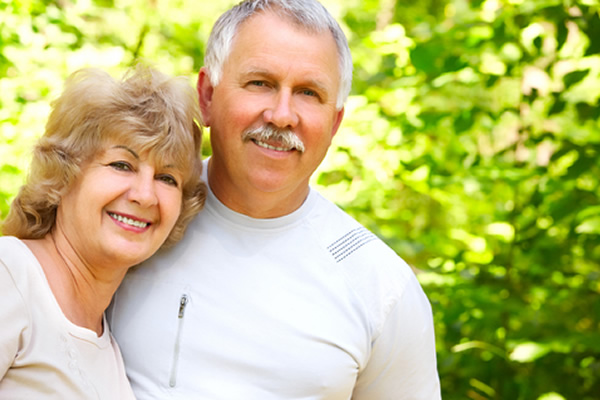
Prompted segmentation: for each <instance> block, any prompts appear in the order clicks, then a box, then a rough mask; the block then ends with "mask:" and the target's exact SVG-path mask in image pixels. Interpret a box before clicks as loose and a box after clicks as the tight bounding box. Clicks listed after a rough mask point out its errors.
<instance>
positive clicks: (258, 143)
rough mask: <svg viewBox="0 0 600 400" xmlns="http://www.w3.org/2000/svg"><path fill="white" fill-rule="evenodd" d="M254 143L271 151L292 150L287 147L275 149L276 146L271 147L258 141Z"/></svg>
mask: <svg viewBox="0 0 600 400" xmlns="http://www.w3.org/2000/svg"><path fill="white" fill-rule="evenodd" d="M254 143H256V144H257V145H259V146H260V147H264V148H265V149H271V150H277V151H289V150H291V149H289V148H286V147H275V146H271V145H270V144H268V143H265V142H259V141H258V140H254Z"/></svg>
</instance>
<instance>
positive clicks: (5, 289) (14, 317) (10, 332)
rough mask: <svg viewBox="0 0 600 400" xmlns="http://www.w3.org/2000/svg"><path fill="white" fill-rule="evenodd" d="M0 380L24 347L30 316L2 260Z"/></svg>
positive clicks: (0, 281) (0, 280)
mask: <svg viewBox="0 0 600 400" xmlns="http://www.w3.org/2000/svg"><path fill="white" fill-rule="evenodd" d="M0 296H2V307H0V327H2V328H1V329H0V380H1V379H2V378H3V377H4V375H6V372H7V371H8V370H9V368H10V367H11V366H12V365H13V363H14V361H15V358H16V357H17V355H18V354H19V351H20V350H21V347H22V346H23V343H24V341H23V335H24V332H25V330H26V327H27V325H28V322H27V321H28V319H29V316H28V315H29V314H28V312H27V308H26V306H25V302H24V299H23V296H22V293H21V292H20V291H19V289H18V287H17V284H16V282H15V279H14V277H13V275H12V274H11V272H10V270H9V269H8V267H7V265H6V264H5V263H4V262H3V261H2V260H1V259H0Z"/></svg>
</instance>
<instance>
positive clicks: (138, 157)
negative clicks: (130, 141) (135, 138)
mask: <svg viewBox="0 0 600 400" xmlns="http://www.w3.org/2000/svg"><path fill="white" fill-rule="evenodd" d="M113 149H124V150H127V151H128V152H130V153H131V155H133V156H134V157H135V158H136V159H138V160H139V159H140V156H139V155H138V154H137V153H136V152H135V151H133V150H132V149H130V148H129V147H127V146H124V145H122V144H119V145H116V146H113Z"/></svg>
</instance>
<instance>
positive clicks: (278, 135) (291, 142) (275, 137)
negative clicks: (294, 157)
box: [242, 124, 304, 153]
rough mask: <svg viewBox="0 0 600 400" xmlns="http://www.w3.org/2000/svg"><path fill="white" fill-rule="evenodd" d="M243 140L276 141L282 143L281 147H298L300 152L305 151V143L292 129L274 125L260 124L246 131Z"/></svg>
mask: <svg viewBox="0 0 600 400" xmlns="http://www.w3.org/2000/svg"><path fill="white" fill-rule="evenodd" d="M242 140H244V141H245V142H246V141H248V140H256V141H259V142H268V141H274V142H277V143H280V144H281V147H286V148H289V149H296V150H298V151H299V152H301V153H303V152H304V143H302V140H300V138H299V137H298V136H297V135H296V134H295V133H294V132H292V130H290V129H279V128H276V127H275V126H273V125H270V124H269V125H265V126H259V127H258V128H252V129H248V130H246V131H244V133H243V134H242Z"/></svg>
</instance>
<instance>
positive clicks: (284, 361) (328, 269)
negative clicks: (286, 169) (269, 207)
mask: <svg viewBox="0 0 600 400" xmlns="http://www.w3.org/2000/svg"><path fill="white" fill-rule="evenodd" d="M205 170H206V168H205ZM109 310H110V311H109V312H110V313H112V316H109V322H110V324H111V328H112V329H113V334H114V335H115V337H116V338H117V340H118V341H119V345H120V346H121V350H122V352H123V356H124V359H125V365H126V368H127V373H128V376H129V378H130V380H131V383H132V387H133V389H134V392H135V394H136V396H137V398H138V399H207V400H221V399H222V400H236V399H240V400H253V399H256V400H275V399H285V400H292V399H327V400H337V399H340V400H341V399H344V400H346V399H350V398H352V399H354V400H384V399H394V400H398V399H420V400H425V399H427V400H433V399H440V386H439V378H438V374H437V368H436V355H435V344H434V332H433V320H432V314H431V306H430V304H429V302H428V300H427V298H426V297H425V294H424V293H423V291H422V289H421V287H420V285H419V283H418V281H417V279H416V277H415V276H414V274H413V272H412V270H411V269H410V268H409V266H408V265H407V264H406V263H405V262H404V261H402V260H401V259H400V258H399V257H398V256H397V255H396V254H395V252H394V251H392V250H391V249H390V248H389V247H388V246H387V245H385V244H384V243H383V242H382V241H381V240H379V239H378V238H377V237H376V236H375V235H373V234H372V233H371V232H369V231H368V230H367V229H365V228H364V227H362V226H361V225H360V224H358V222H356V221H355V220H354V219H352V218H350V217H349V216H348V215H347V214H346V213H344V212H343V211H342V210H340V209H339V208H338V207H336V206H335V205H334V204H332V203H331V202H329V201H327V200H326V199H324V198H323V197H322V196H320V195H319V194H318V193H317V192H315V191H312V190H311V191H310V194H309V196H308V198H307V199H306V201H305V202H304V204H303V205H302V206H301V207H300V208H299V209H298V210H297V211H295V212H293V213H292V214H290V215H287V216H284V217H281V218H275V219H254V218H250V217H248V216H245V215H242V214H239V213H236V212H234V211H232V210H230V209H228V208H227V207H226V206H225V205H223V204H222V203H221V202H219V200H218V199H217V198H216V197H215V196H214V195H213V194H212V193H210V192H209V194H208V198H207V203H206V206H205V209H204V210H203V211H202V212H201V213H200V214H199V215H198V216H197V217H196V218H195V219H194V221H192V223H191V224H190V226H189V227H188V230H187V232H186V234H185V237H184V239H183V240H182V241H181V242H179V243H178V245H176V246H175V247H173V248H171V249H168V250H166V251H160V252H159V253H157V255H155V256H153V257H152V258H151V259H150V260H148V261H146V262H144V263H143V264H142V265H140V266H139V267H134V269H132V270H130V272H129V273H128V274H127V276H126V277H125V280H124V281H123V283H122V285H121V287H120V289H119V290H118V291H117V293H116V295H115V297H114V299H113V304H112V306H111V308H110V309H109Z"/></svg>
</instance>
